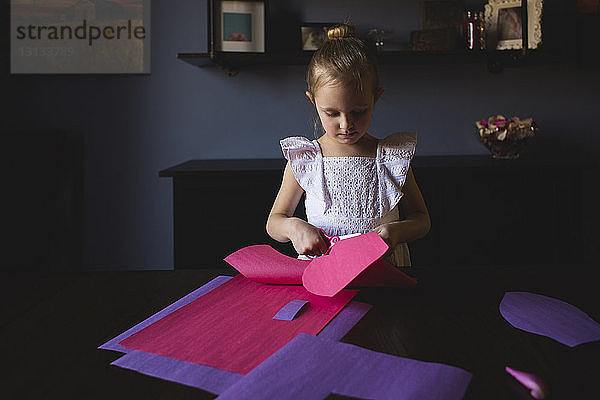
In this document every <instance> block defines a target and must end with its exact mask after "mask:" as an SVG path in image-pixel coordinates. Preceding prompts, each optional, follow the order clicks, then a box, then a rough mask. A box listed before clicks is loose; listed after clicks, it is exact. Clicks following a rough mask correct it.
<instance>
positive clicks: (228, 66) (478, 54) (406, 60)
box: [177, 49, 559, 74]
mask: <svg viewBox="0 0 600 400" xmlns="http://www.w3.org/2000/svg"><path fill="white" fill-rule="evenodd" d="M311 56H312V52H296V53H287V54H272V53H227V52H215V53H213V55H212V56H211V55H210V54H209V53H177V58H178V59H180V60H182V61H185V62H187V63H189V64H192V65H194V66H196V67H200V68H204V67H219V66H220V67H221V68H223V69H224V70H225V71H226V72H229V73H230V74H235V73H236V72H237V71H238V70H239V69H252V68H256V67H259V68H265V67H268V66H281V65H308V63H309V61H310V58H311ZM557 61H559V60H558V58H557V57H552V55H550V54H548V53H547V52H544V51H543V49H535V50H531V49H529V50H528V51H527V52H526V53H525V52H523V51H522V50H501V51H491V52H488V51H452V52H423V51H422V52H416V51H384V52H379V53H377V62H378V64H379V65H394V64H395V65H410V64H446V65H448V64H473V63H479V64H487V65H488V68H489V69H490V70H491V71H492V72H498V71H497V69H498V68H500V69H501V68H502V66H515V65H525V64H531V63H533V64H537V63H553V62H557Z"/></svg>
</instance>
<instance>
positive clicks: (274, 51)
mask: <svg viewBox="0 0 600 400" xmlns="http://www.w3.org/2000/svg"><path fill="white" fill-rule="evenodd" d="M306 1H308V3H310V4H308V5H306V4H305V2H304V1H301V0H289V1H286V2H267V1H265V30H266V37H265V40H266V43H265V50H266V51H265V52H264V53H249V52H232V51H230V52H228V51H219V49H220V48H219V46H218V45H216V44H215V43H216V42H217V37H218V35H216V31H215V29H214V27H215V22H216V21H218V20H219V17H218V16H217V14H215V13H216V11H215V4H217V3H218V2H219V0H208V1H207V5H208V7H207V12H208V14H207V15H208V16H209V18H208V21H207V22H208V23H207V38H208V42H207V50H206V51H205V52H198V53H195V52H190V53H178V54H177V58H178V59H180V60H182V61H185V62H187V63H190V64H192V65H194V66H197V67H201V68H204V67H215V66H217V67H221V68H222V69H223V70H224V71H225V72H226V73H227V74H229V75H232V76H233V75H235V74H237V72H238V71H240V70H245V69H256V68H261V69H262V68H268V67H270V66H281V65H307V64H308V62H309V61H310V58H311V56H312V53H313V52H312V51H303V50H299V49H301V47H302V46H301V44H300V42H301V40H300V38H299V37H295V35H296V36H297V35H298V34H299V27H300V26H303V25H304V24H307V22H302V21H303V20H304V18H307V15H311V17H310V18H311V19H313V20H314V19H316V18H319V17H315V15H319V12H318V10H322V11H321V14H320V15H321V18H322V17H325V19H327V18H328V17H331V13H332V12H334V11H331V10H328V9H327V6H326V5H324V4H322V3H319V2H318V0H306ZM417 1H418V0H415V2H417ZM487 1H488V0H469V1H467V2H466V3H465V4H468V5H469V7H472V9H474V10H478V9H483V7H484V6H485V4H486V3H487ZM536 1H544V0H522V2H523V4H524V5H527V4H533V2H536ZM377 4H379V6H380V7H379V8H377V7H375V8H373V14H374V15H375V17H373V16H369V15H365V12H364V9H363V10H362V11H363V13H362V14H360V12H359V11H357V10H354V12H355V13H356V15H361V16H362V17H363V18H361V20H360V21H358V20H357V21H354V22H355V23H356V24H357V25H358V26H360V24H361V22H362V23H363V26H362V28H363V34H364V32H365V27H367V29H368V27H372V26H376V25H380V26H382V27H385V24H386V23H388V24H390V23H391V24H393V26H398V24H399V23H400V24H401V23H402V22H401V21H400V20H397V19H392V22H390V21H389V19H388V20H386V15H385V14H390V15H391V14H393V15H399V16H402V9H399V8H398V7H400V6H398V5H395V4H394V5H392V4H390V3H383V2H380V3H377ZM377 4H375V5H377ZM402 4H405V3H402ZM406 4H412V3H410V2H406ZM419 4H420V3H419ZM354 6H355V7H360V6H357V5H354ZM390 7H391V8H392V9H393V10H390V9H389V8H390ZM394 7H396V8H394ZM217 9H218V7H217ZM309 9H310V12H309V11H308V10H309ZM369 10H370V8H369ZM381 10H385V13H384V14H382V12H381ZM526 10H527V7H526V6H525V7H523V8H522V10H521V18H522V21H525V23H523V24H522V31H523V32H522V35H521V40H522V42H523V44H525V43H529V42H528V29H527V26H528V25H527V22H526V21H528V18H529V16H528V13H527V11H526ZM409 11H410V10H409ZM348 12H352V11H351V10H349V11H348ZM394 13H395V14H394ZM367 14H368V13H367ZM413 17H414V16H413ZM369 18H370V19H369ZM374 18H375V19H374ZM363 19H364V21H363ZM386 21H387V22H386ZM398 21H400V22H398ZM597 22H598V15H581V14H578V13H577V9H576V8H575V6H569V5H568V4H566V3H549V2H547V0H546V1H544V6H543V24H544V35H545V36H544V41H543V42H541V44H539V45H538V44H536V45H537V46H538V47H537V48H535V49H532V48H528V49H526V50H524V49H523V47H527V46H523V45H521V46H520V47H521V49H514V50H513V49H511V50H507V49H503V50H496V46H495V45H493V46H490V43H489V42H488V43H487V44H488V46H487V47H488V49H487V50H467V49H466V48H464V47H462V46H461V45H459V44H458V42H457V45H456V48H457V49H456V50H452V51H438V50H436V51H413V50H408V49H409V48H411V46H410V45H409V46H408V47H407V45H406V43H403V44H402V43H401V45H400V46H399V47H393V46H392V47H388V46H387V44H388V42H386V48H385V49H384V51H377V52H376V54H377V59H378V63H379V64H380V65H411V64H417V65H419V64H421V65H427V64H431V65H452V64H482V65H487V67H488V70H490V71H491V72H499V71H501V70H502V69H503V68H504V67H514V66H525V65H548V64H560V63H575V64H578V65H580V64H585V63H586V62H587V63H589V60H590V59H597V58H598V54H599V52H598V51H597V49H598V44H597V43H596V42H595V41H593V39H592V38H593V37H594V36H595V35H594V33H595V32H597V28H594V29H592V28H590V26H594V25H595V24H597ZM308 24H310V23H308ZM295 26H296V27H297V28H294V27H295ZM584 28H585V29H584ZM386 29H387V28H386ZM392 29H394V28H392ZM418 32H421V31H418ZM565 32H571V33H570V36H569V35H565ZM413 33H414V32H413ZM359 37H362V36H360V35H359ZM399 37H400V38H401V41H402V40H406V39H405V36H402V35H399ZM362 38H363V39H365V38H364V37H362ZM546 39H549V40H546ZM386 40H387V39H386ZM411 40H412V33H411ZM457 40H458V39H457ZM419 43H420V42H419ZM593 43H596V44H595V45H592V44H593ZM397 44H398V43H396V45H397ZM413 44H414V43H413ZM398 48H401V49H403V50H397V49H398ZM392 49H393V50H392ZM590 50H591V51H590ZM590 54H592V55H594V56H590Z"/></svg>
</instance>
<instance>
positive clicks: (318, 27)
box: [300, 23, 334, 51]
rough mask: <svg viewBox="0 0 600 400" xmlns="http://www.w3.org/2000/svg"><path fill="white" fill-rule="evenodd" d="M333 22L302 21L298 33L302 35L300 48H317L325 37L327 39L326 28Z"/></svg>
mask: <svg viewBox="0 0 600 400" xmlns="http://www.w3.org/2000/svg"><path fill="white" fill-rule="evenodd" d="M333 25H334V24H327V23H323V24H315V23H304V24H302V26H300V35H301V37H302V50H306V51H311V50H317V49H318V48H319V47H321V45H322V44H323V42H325V39H327V29H329V27H330V26H333Z"/></svg>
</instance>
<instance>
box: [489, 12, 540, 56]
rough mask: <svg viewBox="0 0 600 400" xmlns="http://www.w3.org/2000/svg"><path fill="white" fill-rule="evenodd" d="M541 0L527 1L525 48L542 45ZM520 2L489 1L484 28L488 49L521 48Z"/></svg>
mask: <svg viewBox="0 0 600 400" xmlns="http://www.w3.org/2000/svg"><path fill="white" fill-rule="evenodd" d="M542 6H543V0H528V1H527V48H529V49H535V48H537V47H538V46H539V45H540V44H541V43H542ZM521 7H522V3H521V0H489V2H488V4H486V5H485V9H484V13H485V28H486V31H487V40H488V48H490V49H493V48H495V49H497V50H507V49H521V48H523V19H522V15H523V14H522V10H521Z"/></svg>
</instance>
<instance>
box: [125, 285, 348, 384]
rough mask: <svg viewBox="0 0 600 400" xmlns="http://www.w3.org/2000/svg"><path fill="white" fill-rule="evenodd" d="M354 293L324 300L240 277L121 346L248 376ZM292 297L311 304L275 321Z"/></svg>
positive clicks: (327, 317) (320, 323)
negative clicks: (286, 317)
mask: <svg viewBox="0 0 600 400" xmlns="http://www.w3.org/2000/svg"><path fill="white" fill-rule="evenodd" d="M356 293H357V291H356V290H344V291H342V292H341V293H339V294H338V295H337V296H335V297H333V298H325V297H321V296H317V295H314V294H311V293H309V292H307V291H306V289H304V288H303V287H302V286H280V285H279V286H275V285H264V284H261V283H257V282H253V281H251V280H249V279H246V278H245V277H244V276H243V275H238V276H236V277H235V278H233V279H230V280H229V281H228V282H226V283H224V284H222V285H220V286H219V287H217V288H215V289H213V290H212V291H210V292H209V293H207V294H205V295H204V296H202V297H200V298H198V299H196V300H194V301H193V302H191V303H189V304H187V305H185V306H184V307H181V308H179V309H178V310H176V311H174V312H172V313H171V314H169V315H167V316H166V317H164V318H162V319H160V320H158V321H156V322H155V323H153V324H152V325H149V326H147V327H146V328H144V329H142V330H141V331H139V332H137V333H135V334H133V335H131V336H129V337H128V338H126V339H124V340H123V341H121V342H120V343H119V344H120V345H122V346H124V347H126V348H128V349H131V350H137V351H143V352H146V353H152V354H158V355H162V356H166V357H171V358H175V359H178V360H183V361H188V362H191V363H196V364H202V365H208V366H211V367H215V368H219V369H222V370H226V371H231V372H235V373H239V374H246V373H248V372H249V371H251V370H252V369H253V368H254V367H256V366H257V365H258V364H260V363H261V362H262V361H264V360H265V359H267V358H268V357H269V356H270V355H271V354H273V353H274V352H275V351H277V350H278V349H279V348H281V347H282V346H284V345H285V344H286V343H287V342H289V341H290V340H291V339H292V338H294V337H295V336H296V335H297V334H298V333H301V332H303V333H308V334H313V335H314V334H317V333H318V332H319V331H320V330H321V329H322V328H323V327H324V326H325V325H327V323H328V322H329V321H330V320H331V319H332V318H333V317H334V316H335V315H336V314H337V313H338V312H339V311H340V310H341V309H342V308H343V307H344V306H345V305H346V304H347V303H348V302H349V301H350V299H351V298H352V297H353V296H354V295H355V294H356ZM296 299H297V300H306V301H308V302H309V305H308V307H307V308H306V309H305V310H304V311H303V312H302V313H301V314H300V315H299V316H297V317H296V318H294V320H293V321H279V320H275V319H273V315H275V314H276V313H277V312H278V311H279V310H280V309H281V308H282V307H283V306H284V305H286V304H288V303H289V302H290V301H292V300H296Z"/></svg>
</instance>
